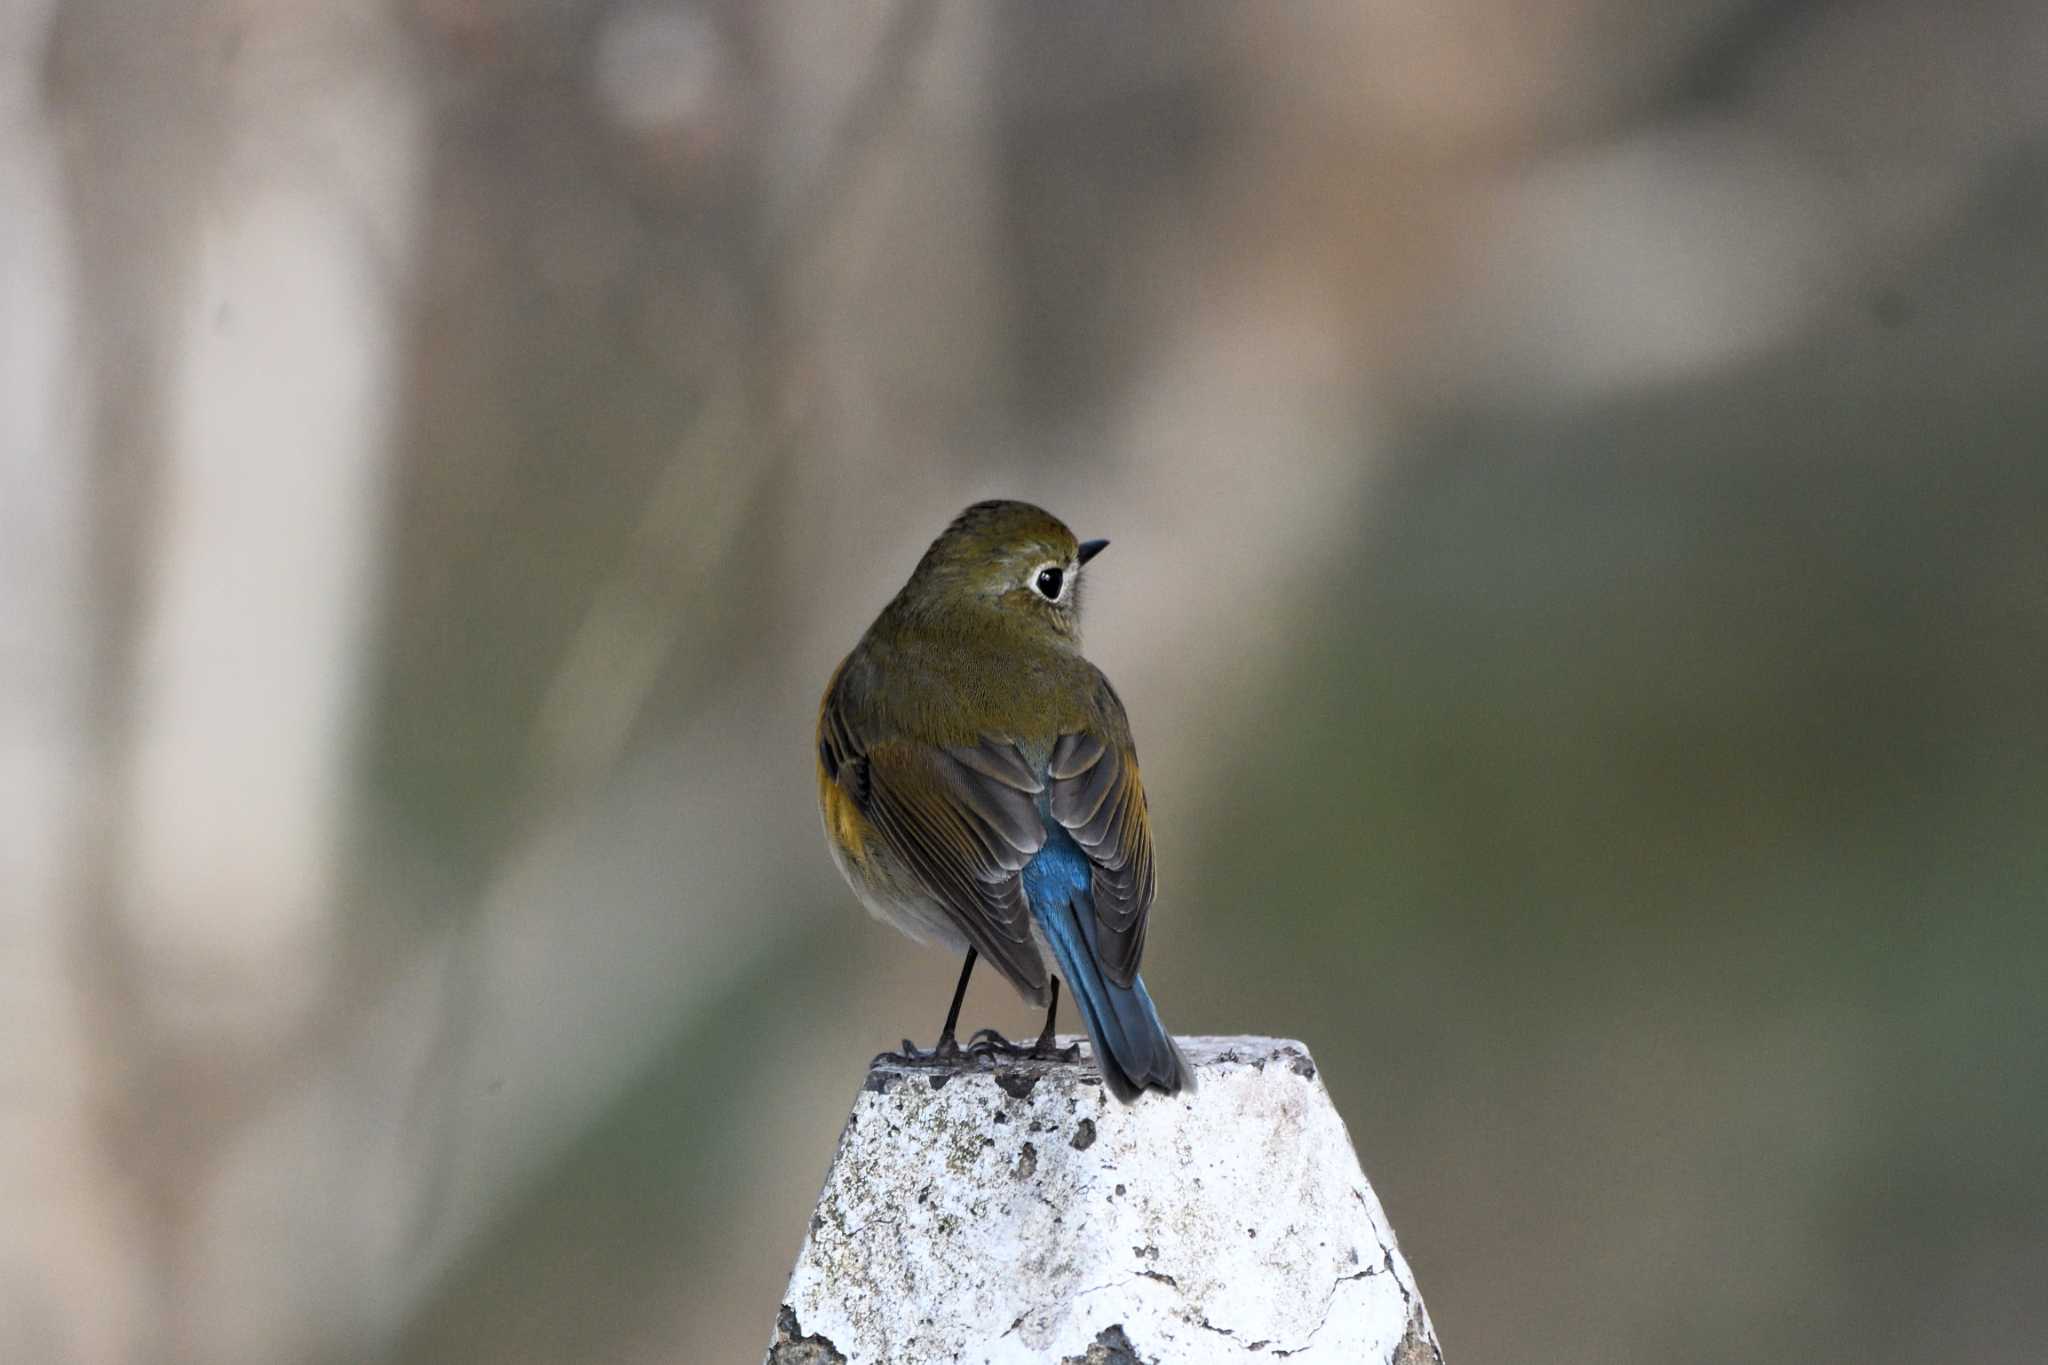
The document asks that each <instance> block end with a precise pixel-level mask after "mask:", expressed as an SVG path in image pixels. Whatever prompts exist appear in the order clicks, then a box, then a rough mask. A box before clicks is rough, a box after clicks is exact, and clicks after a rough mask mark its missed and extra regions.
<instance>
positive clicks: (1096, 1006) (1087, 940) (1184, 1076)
mask: <svg viewBox="0 0 2048 1365" xmlns="http://www.w3.org/2000/svg"><path fill="white" fill-rule="evenodd" d="M1091 873H1092V868H1091V867H1090V865H1089V863H1088V860H1087V858H1086V856H1085V855H1083V854H1082V852H1081V849H1080V846H1079V845H1077V844H1075V843H1074V841H1073V840H1072V839H1071V838H1070V837H1068V835H1067V834H1066V833H1065V831H1063V830H1062V831H1056V832H1055V833H1054V834H1053V835H1052V837H1051V838H1049V839H1048V840H1047V841H1046V845H1045V847H1044V848H1042V849H1040V850H1039V852H1038V854H1037V855H1036V856H1035V857H1033V858H1032V860H1031V862H1030V864H1029V865H1028V866H1026V867H1025V869H1024V886H1025V890H1026V892H1027V893H1028V894H1029V896H1030V898H1031V913H1032V916H1033V918H1035V919H1036V920H1037V921H1038V925H1039V928H1040V929H1041V930H1043V931H1044V934H1045V940H1046V943H1047V944H1048V945H1049V946H1050V947H1051V948H1052V951H1053V956H1054V958H1055V959H1057V961H1058V964H1059V974H1060V976H1061V977H1062V978H1063V979H1064V980H1065V981H1066V983H1067V990H1068V994H1069V995H1071V996H1072V998H1073V1001H1074V1005H1075V1007H1076V1008H1077V1009H1079V1010H1080V1012H1081V1021H1082V1023H1083V1024H1084V1025H1086V1026H1087V1029H1088V1037H1089V1040H1090V1041H1091V1042H1093V1043H1094V1045H1095V1057H1096V1064H1097V1065H1098V1066H1099V1067H1100V1068H1101V1069H1102V1079H1103V1082H1104V1084H1106V1085H1108V1086H1109V1088H1110V1091H1111V1093H1112V1094H1114V1095H1115V1096H1116V1097H1117V1098H1118V1099H1120V1100H1124V1101H1129V1100H1132V1099H1135V1098H1136V1097H1137V1096H1138V1094H1139V1093H1140V1092H1142V1091H1144V1090H1146V1089H1148V1088H1152V1089H1158V1090H1163V1091H1165V1092H1167V1093H1168V1094H1172V1093H1174V1092H1176V1091H1180V1090H1188V1089H1193V1087H1194V1077H1193V1075H1192V1074H1191V1073H1190V1072H1189V1071H1188V1068H1187V1063H1186V1062H1185V1061H1184V1060H1183V1059H1182V1058H1181V1055H1180V1049H1179V1048H1177V1047H1175V1046H1174V1043H1173V1038H1172V1037H1171V1035H1169V1034H1168V1033H1167V1031H1166V1029H1165V1027H1164V1026H1162V1025H1161V1024H1160V1022H1159V1011H1158V1009H1157V1008H1156V1007H1155V1006H1154V1005H1153V1004H1152V996H1151V993H1150V992H1148V991H1147V990H1146V989H1145V983H1144V981H1143V980H1142V979H1141V978H1138V977H1133V978H1132V979H1131V984H1130V985H1129V986H1119V985H1117V984H1116V983H1115V982H1113V981H1111V980H1109V979H1108V978H1107V977H1106V976H1104V975H1103V974H1102V968H1101V966H1100V965H1099V963H1098V959H1097V957H1096V949H1095V934H1096V928H1095V903H1094V899H1093V897H1092V896H1091V894H1090V892H1089V889H1088V888H1089V880H1090V876H1091Z"/></svg>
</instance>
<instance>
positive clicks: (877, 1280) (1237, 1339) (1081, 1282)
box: [768, 1038, 1443, 1365]
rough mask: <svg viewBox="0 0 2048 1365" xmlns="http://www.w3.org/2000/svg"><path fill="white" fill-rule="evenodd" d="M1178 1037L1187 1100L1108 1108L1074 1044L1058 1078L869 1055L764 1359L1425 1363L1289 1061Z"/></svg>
mask: <svg viewBox="0 0 2048 1365" xmlns="http://www.w3.org/2000/svg"><path fill="white" fill-rule="evenodd" d="M1062 1041H1066V1040H1062ZM1180 1041H1181V1044H1182V1047H1183V1048H1184V1049H1185V1051H1186V1052H1187V1054H1188V1060H1189V1062H1190V1063H1191V1064H1192V1065H1193V1066H1194V1068H1195V1071H1196V1075H1197V1077H1198V1080H1199V1083H1200V1084H1199V1088H1198V1090H1197V1091H1196V1092H1195V1093H1194V1094H1192V1095H1182V1096H1176V1097H1174V1098H1172V1099H1167V1098H1163V1097H1160V1096H1156V1095H1149V1096H1147V1097H1146V1098H1145V1099H1144V1100H1142V1101H1141V1102H1140V1103H1139V1104H1137V1105H1136V1106H1135V1107H1133V1108H1129V1109H1126V1108H1123V1107H1122V1106H1120V1105H1118V1104H1117V1103H1116V1102H1115V1101H1114V1100H1112V1099H1111V1098H1110V1097H1109V1096H1108V1095H1107V1094H1106V1093H1105V1092H1104V1091H1103V1089H1102V1085H1101V1082H1100V1079H1099V1078H1098V1077H1097V1076H1096V1074H1095V1071H1094V1065H1093V1062H1092V1061H1090V1060H1088V1059H1087V1058H1086V1056H1085V1050H1086V1045H1085V1042H1084V1043H1083V1051H1084V1057H1083V1060H1082V1061H1081V1062H1080V1063H1078V1064H1074V1063H1059V1062H1018V1061H989V1060H987V1059H962V1060H961V1061H959V1062H956V1063H947V1064H925V1065H912V1064H904V1063H895V1062H878V1063H877V1064H876V1066H875V1067H874V1068H873V1069H872V1070H871V1071H870V1072H869V1074H868V1077H867V1081H866V1083H865V1084H864V1085H863V1086H862V1088H861V1091H860V1093H859V1095H858V1096H857V1098H856V1100H855V1103H854V1109H853V1114H852V1116H851V1117H850V1118H848V1120H847V1123H846V1130H845V1133H844V1134H843V1135H842V1137H841V1139H840V1144H839V1151H838V1154H837V1155H836V1157H835V1158H834V1159H833V1163H832V1169H831V1171H830V1172H829V1173H828V1175H827V1176H826V1180H825V1187H824V1190H823V1191H822V1192H821V1193H820V1195H819V1196H818V1203H817V1209H816V1212H815V1213H814V1215H813V1216H812V1218H811V1223H810V1232H809V1235H808V1236H807V1237H806V1238H805V1239H804V1244H803V1249H802V1251H801V1252H800V1253H799V1255H798V1258H797V1264H796V1269H795V1271H794V1272H793V1273H792V1274H791V1276H790V1281H789V1289H788V1292H787V1293H786V1294H785V1296H784V1299H785V1303H784V1307H783V1311H782V1315H781V1320H780V1322H778V1324H777V1327H778V1330H777V1334H776V1341H775V1343H774V1344H773V1345H772V1346H771V1348H770V1351H769V1356H768V1359H769V1361H770V1363H771V1365H783V1363H784V1362H792V1363H793V1362H798V1361H809V1360H819V1361H843V1362H845V1365H871V1363H879V1362H887V1363H888V1365H923V1363H924V1362H940V1361H946V1362H952V1361H962V1362H980V1363H981V1365H999V1363H1002V1362H1025V1361H1033V1362H1038V1361H1048V1362H1051V1361H1062V1362H1063V1361H1077V1362H1104V1363H1105V1365H1107V1363H1108V1362H1118V1363H1121V1362H1132V1363H1133V1365H1140V1363H1142V1365H1154V1363H1155V1362H1171V1363H1172V1365H1182V1362H1201V1361H1243V1360H1246V1359H1249V1358H1252V1357H1262V1358H1268V1359H1273V1360H1286V1361H1289V1362H1291V1363H1292V1365H1333V1363H1334V1362H1339V1361H1341V1362H1345V1365H1360V1362H1389V1363H1390V1365H1441V1362H1442V1360H1443V1355H1442V1352H1441V1350H1440V1349H1439V1348H1438V1345H1437V1342H1436V1335H1435V1331H1434V1329H1433V1328H1432V1327H1431V1325H1430V1321H1429V1314H1428V1311H1427V1310H1426V1309H1425V1308H1424V1307H1423V1303H1422V1295H1421V1293H1420V1292H1419V1291H1418V1290H1417V1289H1416V1287H1415V1279H1414V1276H1413V1274H1412V1273H1411V1272H1410V1270H1409V1268H1408V1263H1407V1262H1406V1261H1405V1260H1403V1259H1402V1257H1401V1251H1400V1247H1399V1246H1398V1244H1397V1243H1396V1242H1395V1240H1394V1232H1393V1229H1392V1228H1391V1227H1390V1226H1389V1225H1388V1223H1387V1219H1386V1214H1385V1212H1384V1211H1383V1210H1382V1209H1381V1207H1380V1202H1379V1199H1378V1198H1377V1197H1376V1196H1375V1195H1374V1194H1373V1191H1372V1187H1371V1186H1370V1185H1369V1184H1368V1183H1367V1182H1366V1179H1365V1176H1364V1173H1363V1172H1362V1171H1361V1170H1360V1169H1359V1165H1358V1158H1357V1156H1356V1154H1355V1153H1354V1152H1353V1151H1352V1147H1351V1140H1350V1137H1349V1136H1348V1135H1347V1134H1346V1132H1345V1130H1344V1124H1343V1121H1342V1120H1341V1119H1340V1118H1338V1116H1337V1111H1336V1109H1335V1108H1334V1107H1333V1106H1332V1105H1331V1103H1330V1098H1329V1095H1328V1093H1327V1092H1326V1091H1325V1090H1324V1089H1323V1083H1322V1080H1321V1078H1320V1077H1319V1076H1318V1074H1317V1071H1316V1067H1315V1064H1314V1062H1313V1061H1311V1060H1310V1058H1309V1055H1308V1050H1307V1049H1306V1048H1304V1047H1303V1046H1302V1045H1301V1044H1300V1043H1295V1042H1288V1041H1284V1040H1280V1039H1274V1038H1183V1039H1181V1040H1180ZM798 1324H801V1326H799V1325H798ZM797 1349H801V1350H802V1351H805V1352H809V1353H810V1354H805V1355H798V1354H793V1353H792V1354H777V1352H793V1351H794V1350H797Z"/></svg>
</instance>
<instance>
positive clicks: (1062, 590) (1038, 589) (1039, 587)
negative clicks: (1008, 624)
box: [1027, 559, 1074, 603]
mask: <svg viewBox="0 0 2048 1365" xmlns="http://www.w3.org/2000/svg"><path fill="white" fill-rule="evenodd" d="M1047 574H1051V575H1052V576H1053V585H1052V591H1050V592H1048V591H1046V587H1045V579H1046V575H1047ZM1027 581H1028V582H1029V583H1030V584H1031V591H1033V592H1035V593H1037V594H1038V595H1039V596H1040V597H1043V598H1044V599H1045V600H1046V601H1048V602H1054V603H1057V602H1064V601H1065V600H1066V598H1067V594H1068V593H1070V592H1072V591H1073V587H1074V568H1073V566H1072V565H1070V564H1062V563H1061V562H1060V561H1059V560H1057V559H1048V560H1047V561H1045V563H1043V564H1040V565H1039V566H1038V567H1037V568H1035V569H1033V570H1032V571H1031V577H1030V578H1029V579H1028V580H1027Z"/></svg>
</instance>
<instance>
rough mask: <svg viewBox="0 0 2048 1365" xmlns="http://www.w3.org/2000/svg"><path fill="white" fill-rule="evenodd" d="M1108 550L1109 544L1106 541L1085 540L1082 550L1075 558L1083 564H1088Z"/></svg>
mask: <svg viewBox="0 0 2048 1365" xmlns="http://www.w3.org/2000/svg"><path fill="white" fill-rule="evenodd" d="M1108 548H1109V542H1108V541H1106V540H1084V541H1082V542H1081V548H1080V550H1079V552H1078V553H1077V554H1076V556H1075V557H1076V558H1078V559H1079V560H1080V561H1081V562H1082V563H1083V564H1086V563H1087V562H1088V561H1089V560H1091V559H1093V558H1095V556H1097V555H1099V554H1101V553H1102V552H1103V551H1104V550H1107V549H1108Z"/></svg>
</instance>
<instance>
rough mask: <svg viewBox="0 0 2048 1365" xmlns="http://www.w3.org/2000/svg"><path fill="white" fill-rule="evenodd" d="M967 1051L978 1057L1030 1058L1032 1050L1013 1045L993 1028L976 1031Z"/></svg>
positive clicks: (968, 1041) (970, 1039)
mask: <svg viewBox="0 0 2048 1365" xmlns="http://www.w3.org/2000/svg"><path fill="white" fill-rule="evenodd" d="M967 1051H968V1052H969V1053H971V1054H972V1055H974V1056H976V1057H1028V1056H1030V1055H1031V1049H1030V1048H1027V1047H1025V1046H1024V1045H1022V1044H1021V1043H1013V1042H1011V1041H1010V1040H1009V1039H1008V1038H1005V1037H1004V1036H1003V1035H1002V1034H1000V1033H998V1032H996V1031H995V1030H994V1029H992V1028H984V1029H976V1030H975V1031H974V1036H973V1037H972V1038H969V1039H968V1040H967Z"/></svg>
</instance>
